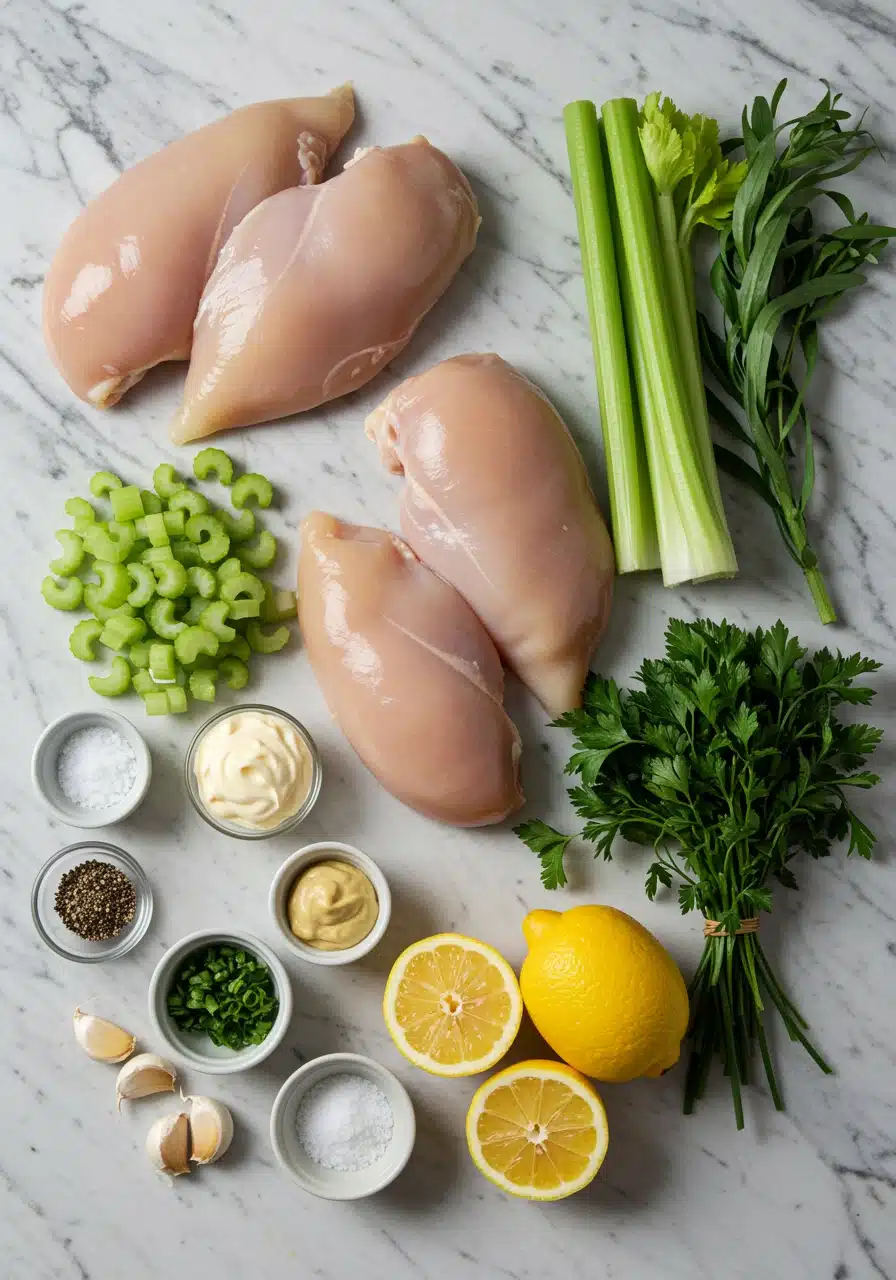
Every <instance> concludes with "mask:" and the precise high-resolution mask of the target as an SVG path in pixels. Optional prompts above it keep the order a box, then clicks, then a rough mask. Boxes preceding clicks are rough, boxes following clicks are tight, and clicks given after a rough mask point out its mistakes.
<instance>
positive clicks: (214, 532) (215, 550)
mask: <svg viewBox="0 0 896 1280" xmlns="http://www.w3.org/2000/svg"><path fill="white" fill-rule="evenodd" d="M187 537H188V538H189V539H190V541H191V542H195V543H196V545H197V547H198V548H199V555H200V557H201V559H202V560H204V561H205V563H206V564H217V562H218V561H219V560H223V559H224V557H225V556H226V555H227V552H228V551H229V550H230V539H229V538H228V536H227V534H226V533H225V532H224V526H223V524H222V523H221V521H220V520H218V519H216V518H215V516H206V515H198V516H190V518H189V520H188V521H187Z"/></svg>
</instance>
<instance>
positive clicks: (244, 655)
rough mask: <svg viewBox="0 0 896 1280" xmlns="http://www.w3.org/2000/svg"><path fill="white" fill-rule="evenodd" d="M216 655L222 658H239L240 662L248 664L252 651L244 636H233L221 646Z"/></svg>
mask: <svg viewBox="0 0 896 1280" xmlns="http://www.w3.org/2000/svg"><path fill="white" fill-rule="evenodd" d="M218 653H219V654H220V656H221V657H222V658H239V659H240V661H241V662H248V661H249V659H250V658H251V657H252V650H251V649H250V648H249V641H248V640H247V639H246V637H245V636H234V637H233V639H232V640H228V642H227V644H225V645H222V646H221V648H220V649H219V650H218Z"/></svg>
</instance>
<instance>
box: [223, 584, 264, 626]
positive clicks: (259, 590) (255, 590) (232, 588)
mask: <svg viewBox="0 0 896 1280" xmlns="http://www.w3.org/2000/svg"><path fill="white" fill-rule="evenodd" d="M221 599H222V600H226V601H227V603H228V604H231V605H235V604H239V603H241V602H243V603H245V602H250V603H253V604H255V605H257V606H258V607H257V608H256V609H255V612H254V613H236V612H234V611H233V610H231V614H230V616H231V617H232V618H257V617H258V615H259V613H260V612H261V602H262V600H264V585H263V583H262V582H261V581H260V580H259V579H258V578H256V576H255V574H254V573H235V574H234V575H233V577H230V578H225V579H224V581H223V582H222V583H221Z"/></svg>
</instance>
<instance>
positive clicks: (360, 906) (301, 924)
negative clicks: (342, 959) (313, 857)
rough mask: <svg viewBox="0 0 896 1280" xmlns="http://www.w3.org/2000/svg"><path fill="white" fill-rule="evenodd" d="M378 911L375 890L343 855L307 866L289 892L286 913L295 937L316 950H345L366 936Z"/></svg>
mask: <svg viewBox="0 0 896 1280" xmlns="http://www.w3.org/2000/svg"><path fill="white" fill-rule="evenodd" d="M378 914H379V903H378V902H377V897H376V890H375V889H374V887H373V885H372V884H371V883H370V881H369V880H368V878H367V876H366V875H365V874H364V872H363V871H359V869H358V868H357V867H356V866H355V865H354V863H351V862H346V861H345V860H344V859H343V858H327V859H324V860H323V861H322V862H314V863H312V864H311V866H310V867H306V868H305V870H304V871H303V872H302V873H301V875H299V876H297V877H296V881H295V883H294V884H293V886H292V889H291V890H290V892H289V900H288V902H287V916H288V918H289V927H290V929H291V930H292V932H293V933H294V934H295V935H296V937H297V938H300V939H301V940H302V942H306V943H307V944H308V946H309V947H316V948H317V949H318V950H319V951H344V950H346V948H348V947H354V946H356V945H357V944H358V943H359V942H362V941H363V940H364V938H366V937H367V935H368V933H370V930H371V929H372V928H373V926H374V925H375V924H376V918H377V916H378Z"/></svg>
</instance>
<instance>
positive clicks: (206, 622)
mask: <svg viewBox="0 0 896 1280" xmlns="http://www.w3.org/2000/svg"><path fill="white" fill-rule="evenodd" d="M229 614H230V606H229V605H228V603H227V601H226V600H216V601H215V602H214V604H209V605H206V607H205V609H204V610H203V611H202V614H201V616H200V619H199V621H200V624H201V625H202V626H203V627H205V629H206V630H207V631H211V633H212V635H216V636H217V637H218V639H219V640H233V639H234V637H235V636H236V632H235V631H234V629H233V627H228V625H227V618H228V616H229Z"/></svg>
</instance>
